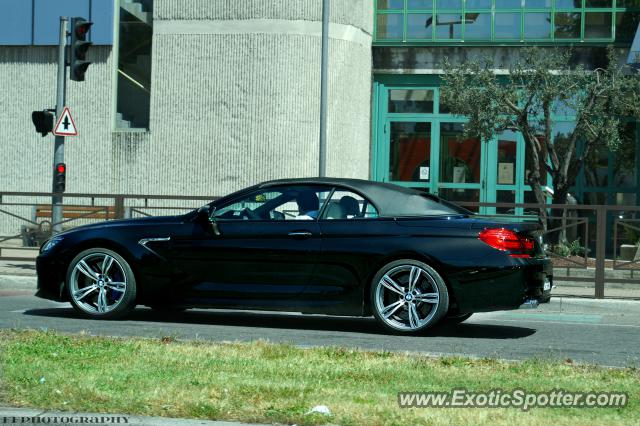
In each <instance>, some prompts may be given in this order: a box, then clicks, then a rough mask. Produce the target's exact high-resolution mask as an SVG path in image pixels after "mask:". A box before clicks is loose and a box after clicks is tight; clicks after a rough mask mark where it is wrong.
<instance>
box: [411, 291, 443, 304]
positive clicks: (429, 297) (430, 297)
mask: <svg viewBox="0 0 640 426" xmlns="http://www.w3.org/2000/svg"><path fill="white" fill-rule="evenodd" d="M414 299H415V301H416V302H424V303H433V304H435V303H438V302H439V301H440V296H439V295H438V293H422V294H416V295H415V296H414Z"/></svg>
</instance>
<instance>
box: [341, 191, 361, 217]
mask: <svg viewBox="0 0 640 426" xmlns="http://www.w3.org/2000/svg"><path fill="white" fill-rule="evenodd" d="M340 207H342V211H343V212H344V215H345V217H348V216H356V217H357V216H360V204H359V203H358V200H356V199H355V198H353V197H351V196H349V195H345V196H344V197H342V198H340Z"/></svg>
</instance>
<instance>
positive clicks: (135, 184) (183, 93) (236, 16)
mask: <svg viewBox="0 0 640 426" xmlns="http://www.w3.org/2000/svg"><path fill="white" fill-rule="evenodd" d="M331 3H332V9H331V22H332V24H331V28H330V37H331V40H330V51H329V55H330V57H329V67H330V69H329V117H328V154H329V155H328V164H327V166H328V167H327V169H328V174H329V175H330V176H344V177H358V178H367V177H368V176H369V164H370V120H371V117H370V109H371V106H370V103H371V100H370V96H371V64H372V60H371V34H372V25H373V3H372V2H371V1H370V0H333V1H332V2H331ZM153 13H154V37H153V58H152V60H153V62H152V86H151V119H150V125H149V127H150V129H149V131H147V132H133V131H127V132H119V131H118V132H115V131H114V125H113V123H114V113H115V111H114V105H115V99H114V96H115V95H114V94H115V90H114V88H115V83H114V77H115V64H114V56H115V55H114V52H113V50H112V48H111V47H109V46H94V47H92V48H91V49H90V51H89V59H90V60H92V61H94V63H93V64H92V65H91V66H90V68H89V70H88V72H87V79H86V81H85V82H82V83H77V82H71V81H69V82H68V96H67V105H69V106H70V107H71V111H72V114H73V117H74V119H75V122H76V125H77V127H78V130H79V133H80V136H78V137H75V138H68V139H67V143H66V148H65V158H66V160H65V161H66V163H67V165H68V174H67V191H68V192H88V193H125V194H132V193H137V194H169V195H172V194H173V195H206V196H209V195H221V194H225V193H228V192H230V191H233V190H237V189H239V188H242V187H244V186H247V185H251V184H254V183H257V182H259V181H263V180H267V179H274V178H282V177H302V176H314V175H317V173H318V149H319V148H318V138H319V99H320V50H321V38H320V35H321V2H320V1H319V0H295V1H294V0H269V1H267V0H243V1H242V2H238V1H236V0H217V1H210V0H197V1H189V2H183V1H178V0H156V1H155V4H154V12H153ZM56 55H57V51H56V48H55V47H44V46H25V47H18V46H0V129H2V132H1V133H0V143H1V148H0V149H1V151H0V152H1V153H2V155H0V191H49V190H50V189H51V173H52V157H53V156H52V152H53V136H51V135H49V136H47V137H45V138H42V137H41V136H40V135H39V134H37V133H35V130H34V128H33V125H32V123H31V111H33V110H37V109H41V108H47V107H51V108H53V107H54V103H55V79H56Z"/></svg>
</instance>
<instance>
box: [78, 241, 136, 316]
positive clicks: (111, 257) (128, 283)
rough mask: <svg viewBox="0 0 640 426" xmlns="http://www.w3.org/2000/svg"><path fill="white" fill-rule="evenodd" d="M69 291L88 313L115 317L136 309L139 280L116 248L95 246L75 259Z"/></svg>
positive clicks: (82, 311) (84, 312) (79, 307)
mask: <svg viewBox="0 0 640 426" xmlns="http://www.w3.org/2000/svg"><path fill="white" fill-rule="evenodd" d="M67 291H68V293H69V300H70V301H71V304H72V305H73V307H74V308H75V309H76V310H77V311H78V312H80V313H81V314H83V315H84V316H87V317H90V318H100V319H114V318H120V317H122V316H124V315H126V314H127V313H129V312H130V311H131V310H132V309H133V307H134V302H135V295H136V282H135V277H134V276H133V272H132V271H131V267H130V266H129V264H128V263H127V262H126V260H124V259H123V258H122V256H120V255H119V254H117V253H116V252H114V251H112V250H108V249H104V248H93V249H89V250H85V251H83V252H82V253H80V254H78V255H77V256H76V257H75V258H74V259H73V260H72V261H71V263H70V265H69V269H68V271H67Z"/></svg>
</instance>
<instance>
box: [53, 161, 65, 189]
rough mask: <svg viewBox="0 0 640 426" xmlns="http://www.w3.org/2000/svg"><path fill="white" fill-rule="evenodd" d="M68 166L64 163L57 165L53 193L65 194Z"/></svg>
mask: <svg viewBox="0 0 640 426" xmlns="http://www.w3.org/2000/svg"><path fill="white" fill-rule="evenodd" d="M66 173H67V165H66V164H64V163H58V164H56V170H55V174H54V177H53V192H56V193H59V192H64V188H65V184H66V176H65V174H66Z"/></svg>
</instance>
